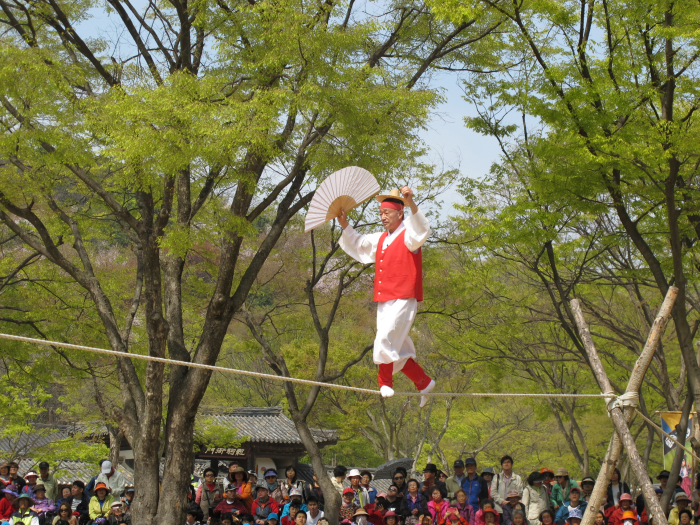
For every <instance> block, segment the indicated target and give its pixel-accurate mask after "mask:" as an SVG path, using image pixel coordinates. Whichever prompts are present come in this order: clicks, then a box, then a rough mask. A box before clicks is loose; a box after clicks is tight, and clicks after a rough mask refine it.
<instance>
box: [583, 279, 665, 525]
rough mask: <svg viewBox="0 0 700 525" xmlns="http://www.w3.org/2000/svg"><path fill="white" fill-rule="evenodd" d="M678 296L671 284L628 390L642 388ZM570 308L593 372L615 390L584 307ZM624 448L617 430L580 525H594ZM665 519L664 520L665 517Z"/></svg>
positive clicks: (628, 413)
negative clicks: (590, 328)
mask: <svg viewBox="0 0 700 525" xmlns="http://www.w3.org/2000/svg"><path fill="white" fill-rule="evenodd" d="M677 296H678V289H677V288H676V287H674V286H671V287H669V288H668V292H667V293H666V298H665V299H664V302H663V303H662V305H661V308H660V309H659V312H658V314H657V316H656V319H654V323H653V325H652V327H651V330H650V331H649V337H648V338H647V342H646V344H645V345H644V349H643V350H642V353H641V354H640V356H639V359H637V362H636V363H635V365H634V369H633V370H632V374H631V376H630V379H629V382H628V383H627V390H626V392H638V391H639V388H640V387H641V384H642V380H643V379H644V373H645V372H646V370H647V368H648V367H649V364H650V363H651V360H652V358H653V356H654V352H655V350H656V347H657V345H658V344H659V341H660V340H661V336H662V335H663V332H664V330H665V328H666V324H667V323H668V319H669V317H670V315H671V311H672V310H673V304H674V302H675V300H676V297H677ZM571 307H572V310H573V311H574V316H575V319H576V324H577V326H578V330H579V334H580V336H581V339H582V341H583V344H584V347H585V349H586V352H587V353H588V355H589V359H590V358H591V357H594V359H590V364H591V369H592V370H593V373H594V374H595V376H596V378H597V380H598V382H599V384H600V386H601V388H603V389H605V390H606V391H609V392H612V387H611V386H610V382H609V380H608V378H607V374H606V373H605V369H604V368H603V364H602V363H601V362H600V358H599V357H598V352H597V351H596V349H595V346H594V344H593V339H592V338H591V333H590V330H589V329H588V325H587V324H586V320H585V319H584V317H583V312H582V311H581V306H580V304H579V302H578V300H577V299H573V300H572V301H571ZM601 380H604V381H605V383H606V384H602V383H601ZM633 413H634V411H633V410H631V409H627V410H626V411H625V424H626V422H627V421H629V419H631V417H632V414H633ZM633 444H634V443H633ZM635 450H636V447H635ZM621 451H622V441H621V439H620V436H619V434H618V433H614V434H613V437H612V439H611V441H610V444H609V446H608V451H607V453H606V454H605V458H604V460H603V463H602V464H601V469H600V472H599V473H598V479H597V480H596V483H595V486H594V488H593V493H592V494H591V497H590V500H589V502H588V507H586V512H585V513H584V515H583V520H582V522H581V525H593V522H594V521H595V516H596V513H597V509H599V508H600V506H601V505H602V503H603V499H604V497H605V492H606V491H607V487H608V484H609V483H610V479H611V478H612V473H613V470H614V469H615V464H616V462H617V460H618V458H619V457H620V452H621ZM640 462H641V460H640ZM639 481H640V483H645V482H646V483H649V477H648V476H645V477H644V478H640V479H639ZM652 493H653V491H652ZM652 495H653V498H652V499H653V501H651V502H650V501H647V505H648V506H649V508H650V509H653V507H652V505H657V506H658V501H657V499H656V495H655V494H652ZM645 499H646V496H645ZM659 508H660V507H659ZM663 519H664V522H665V519H666V518H665V516H664V518H663ZM655 523H656V525H660V523H661V522H659V521H655Z"/></svg>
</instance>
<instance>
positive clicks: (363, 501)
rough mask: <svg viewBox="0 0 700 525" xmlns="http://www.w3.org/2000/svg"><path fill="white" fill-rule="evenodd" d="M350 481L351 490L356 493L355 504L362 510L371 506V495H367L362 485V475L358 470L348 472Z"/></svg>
mask: <svg viewBox="0 0 700 525" xmlns="http://www.w3.org/2000/svg"><path fill="white" fill-rule="evenodd" d="M348 481H349V482H350V488H351V489H352V490H353V491H354V492H355V504H356V505H357V506H358V507H360V508H362V507H364V506H365V505H369V503H370V501H369V494H367V491H366V490H365V488H364V487H363V486H362V485H360V481H362V475H361V474H360V471H359V470H358V469H356V468H354V469H350V472H348Z"/></svg>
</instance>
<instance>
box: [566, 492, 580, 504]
mask: <svg viewBox="0 0 700 525" xmlns="http://www.w3.org/2000/svg"><path fill="white" fill-rule="evenodd" d="M569 499H570V500H571V503H578V500H580V499H581V494H579V492H578V491H577V490H572V491H571V492H569Z"/></svg>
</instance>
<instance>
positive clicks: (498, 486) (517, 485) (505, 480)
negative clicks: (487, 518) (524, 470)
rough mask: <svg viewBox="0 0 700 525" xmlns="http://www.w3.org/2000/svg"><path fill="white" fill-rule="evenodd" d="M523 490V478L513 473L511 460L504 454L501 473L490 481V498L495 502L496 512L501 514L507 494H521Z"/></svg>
mask: <svg viewBox="0 0 700 525" xmlns="http://www.w3.org/2000/svg"><path fill="white" fill-rule="evenodd" d="M524 488H525V486H524V484H523V478H521V477H520V476H519V475H518V474H516V473H515V472H513V458H512V457H510V456H509V455H507V454H506V455H505V456H503V457H502V458H501V472H499V473H498V474H496V476H495V477H494V478H493V479H492V480H491V498H492V499H493V500H494V501H495V502H496V511H497V512H499V513H501V514H502V513H503V505H505V504H506V503H507V501H506V500H507V496H506V495H507V494H508V492H510V491H511V490H516V491H518V494H522V493H523V489H524Z"/></svg>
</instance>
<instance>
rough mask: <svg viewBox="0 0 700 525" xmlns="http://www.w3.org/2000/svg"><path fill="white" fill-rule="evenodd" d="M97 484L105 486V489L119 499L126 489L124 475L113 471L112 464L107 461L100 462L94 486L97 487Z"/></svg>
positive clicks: (115, 470)
mask: <svg viewBox="0 0 700 525" xmlns="http://www.w3.org/2000/svg"><path fill="white" fill-rule="evenodd" d="M98 483H104V484H105V485H107V488H109V490H110V491H111V493H112V495H113V496H114V497H115V498H119V497H121V495H122V494H123V493H124V489H125V488H126V478H124V474H122V473H121V472H119V471H118V470H117V469H115V468H114V466H113V465H112V462H111V461H109V460H107V461H103V462H102V466H101V467H100V474H99V475H98V476H97V478H96V479H95V486H97V484H98Z"/></svg>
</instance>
